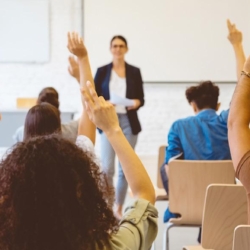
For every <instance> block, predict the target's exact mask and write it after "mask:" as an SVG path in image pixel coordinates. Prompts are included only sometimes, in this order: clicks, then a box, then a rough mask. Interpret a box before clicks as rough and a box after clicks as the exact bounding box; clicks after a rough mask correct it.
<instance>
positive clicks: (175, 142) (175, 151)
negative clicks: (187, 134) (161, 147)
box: [165, 123, 183, 164]
mask: <svg viewBox="0 0 250 250" xmlns="http://www.w3.org/2000/svg"><path fill="white" fill-rule="evenodd" d="M181 156H182V157H183V149H182V145H181V141H180V138H179V133H178V129H177V123H174V124H173V125H172V127H171V128H170V130H169V133H168V147H167V148H166V157H165V164H168V162H169V161H170V160H173V159H177V158H180V157H181Z"/></svg>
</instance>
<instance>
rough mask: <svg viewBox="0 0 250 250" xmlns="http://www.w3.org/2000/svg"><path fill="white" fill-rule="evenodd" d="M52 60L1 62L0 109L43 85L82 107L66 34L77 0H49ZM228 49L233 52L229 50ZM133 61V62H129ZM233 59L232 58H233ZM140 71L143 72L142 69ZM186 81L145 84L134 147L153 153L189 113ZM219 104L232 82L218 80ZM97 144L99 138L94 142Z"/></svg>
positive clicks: (73, 26)
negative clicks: (69, 66)
mask: <svg viewBox="0 0 250 250" xmlns="http://www.w3.org/2000/svg"><path fill="white" fill-rule="evenodd" d="M50 9H51V20H50V23H51V32H50V34H51V61H50V63H48V64H40V65H33V64H0V111H1V110H2V109H11V108H14V107H15V100H16V98H17V97H35V96H37V94H38V92H39V91H40V90H41V89H42V88H43V87H45V86H54V87H55V88H56V89H58V91H59V93H60V103H61V109H74V110H76V111H78V112H79V111H80V110H81V103H80V96H79V90H78V86H77V83H76V82H75V81H74V79H72V78H71V77H70V76H69V74H68V72H67V56H68V52H67V48H66V38H67V36H66V34H67V31H68V30H76V31H79V30H80V27H81V25H80V20H81V19H80V1H79V0H51V8H50ZM228 53H233V52H232V51H228ZM131 63H132V62H131ZM232 63H234V62H232ZM142 73H143V72H142ZM188 86H189V85H188V84H145V86H144V88H145V99H146V102H145V106H144V107H143V108H141V110H140V111H139V116H140V120H141V123H142V127H143V132H142V133H141V134H140V136H139V142H138V145H137V147H136V151H137V152H138V154H139V155H156V154H157V149H158V146H159V145H161V144H165V143H166V135H167V131H168V129H169V127H170V126H171V123H172V122H173V121H174V120H176V119H177V118H180V117H186V116H188V115H191V114H192V110H191V108H190V107H189V105H188V104H187V102H186V100H185V95H184V92H185V89H186V88H187V87H188ZM219 86H220V89H221V96H220V101H221V102H222V108H227V107H228V105H229V102H230V99H231V96H232V93H233V90H234V84H220V85H219ZM97 148H98V142H97Z"/></svg>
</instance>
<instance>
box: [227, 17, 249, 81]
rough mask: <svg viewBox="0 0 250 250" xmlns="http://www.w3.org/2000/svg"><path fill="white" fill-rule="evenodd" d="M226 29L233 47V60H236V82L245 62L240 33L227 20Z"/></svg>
mask: <svg viewBox="0 0 250 250" xmlns="http://www.w3.org/2000/svg"><path fill="white" fill-rule="evenodd" d="M227 27H228V37H227V38H228V40H229V41H230V43H231V44H232V46H233V49H234V54H235V59H236V70H237V80H238V81H239V79H240V74H241V71H242V69H243V66H244V63H245V61H246V57H245V53H244V49H243V45H242V33H241V32H240V31H239V30H237V29H236V26H235V24H232V23H231V22H230V20H227Z"/></svg>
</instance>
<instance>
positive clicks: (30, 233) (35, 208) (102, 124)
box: [0, 33, 158, 250]
mask: <svg viewBox="0 0 250 250" xmlns="http://www.w3.org/2000/svg"><path fill="white" fill-rule="evenodd" d="M68 48H69V50H70V51H71V52H72V53H73V54H74V55H76V56H77V57H78V60H79V65H81V66H80V71H81V74H80V76H81V92H82V100H83V102H84V103H85V105H86V108H85V109H84V110H83V115H82V121H81V119H80V125H79V134H81V135H84V136H85V137H89V138H91V140H93V137H92V132H93V131H95V126H94V125H93V124H95V125H96V126H97V127H98V128H100V129H102V131H103V132H104V133H105V134H106V136H107V138H108V140H109V141H110V143H111V145H112V147H113V148H114V150H115V152H116V154H117V155H118V157H119V160H120V162H121V164H122V167H123V171H124V174H125V176H126V178H127V180H128V183H129V185H130V187H131V190H132V192H133V195H134V197H135V198H136V200H135V201H133V202H132V203H131V204H130V205H129V206H128V207H127V209H126V212H125V214H124V216H123V217H122V220H121V221H120V223H119V225H118V222H117V220H116V218H115V217H114V215H113V211H112V204H110V203H109V201H110V196H111V195H112V191H113V190H112V189H111V188H110V186H109V185H108V182H107V180H106V176H105V175H104V174H103V173H102V172H101V171H100V168H99V166H98V165H97V164H96V161H95V157H94V155H93V154H92V153H89V152H88V151H84V150H82V149H80V148H79V147H77V146H76V145H75V144H72V143H71V142H70V141H68V140H65V139H63V138H62V137H61V136H60V134H59V132H58V128H59V129H60V126H59V120H57V119H55V120H54V122H53V124H54V125H51V127H50V128H49V129H45V130H46V131H48V130H50V132H48V133H47V132H46V133H47V135H46V133H44V131H41V130H39V131H38V130H36V128H35V134H32V135H31V136H28V134H26V136H27V137H26V139H25V141H24V142H21V143H18V144H16V145H15V146H14V148H13V150H12V152H11V153H10V154H8V155H7V156H6V157H5V159H4V160H3V161H2V162H1V163H0V249H3V250H10V249H16V250H55V249H60V250H82V249H90V250H92V249H98V250H99V249H106V250H112V249H114V250H118V249H134V250H137V249H138V250H144V249H150V246H151V244H152V242H153V241H154V239H155V237H156V234H157V216H158V214H157V211H156V209H155V207H154V206H153V204H154V202H155V192H154V188H153V185H152V183H151V181H150V178H149V176H148V174H147V172H146V170H145V168H144V166H143V165H142V163H141V161H140V159H139V158H138V156H137V155H136V154H135V152H134V150H133V149H132V147H131V146H130V144H129V142H128V141H127V140H126V137H125V136H124V134H123V132H122V130H121V128H120V126H119V121H118V118H117V115H116V112H115V109H114V107H113V105H112V104H110V103H108V102H106V101H105V100H104V99H103V97H98V96H97V93H96V92H95V89H94V85H93V82H92V80H93V79H92V75H91V71H90V67H89V62H88V56H87V51H86V49H85V47H84V45H83V42H82V40H81V39H80V38H78V36H77V34H75V33H72V34H69V45H68ZM85 78H87V79H89V80H90V82H89V83H88V86H86V84H85V83H84V82H85ZM44 105H45V106H46V112H47V115H48V114H49V113H48V111H49V110H50V112H51V114H50V115H52V114H53V110H54V111H55V108H54V107H53V106H52V105H50V104H43V105H40V106H39V108H44V107H45V106H44ZM42 106H43V107H42ZM42 112H43V111H42ZM57 116H58V114H54V117H57ZM45 117H47V116H45ZM83 121H84V122H83ZM40 124H41V123H39V125H40ZM93 127H94V128H93ZM51 129H52V130H53V131H54V134H51ZM31 131H33V130H30V131H29V132H31ZM39 135H43V136H39Z"/></svg>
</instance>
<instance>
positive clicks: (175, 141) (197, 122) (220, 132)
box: [165, 109, 231, 164]
mask: <svg viewBox="0 0 250 250" xmlns="http://www.w3.org/2000/svg"><path fill="white" fill-rule="evenodd" d="M228 113H229V110H227V111H222V112H221V114H220V115H217V114H216V111H215V110H213V109H205V110H202V111H200V112H199V113H198V114H197V115H196V116H190V117H187V118H185V119H180V120H177V121H175V122H174V123H173V125H172V126H171V128H170V131H169V134H168V147H167V149H166V158H165V163H166V164H168V162H169V160H170V159H172V158H181V159H185V160H231V154H230V150H229V145H228V136H227V119H228Z"/></svg>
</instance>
